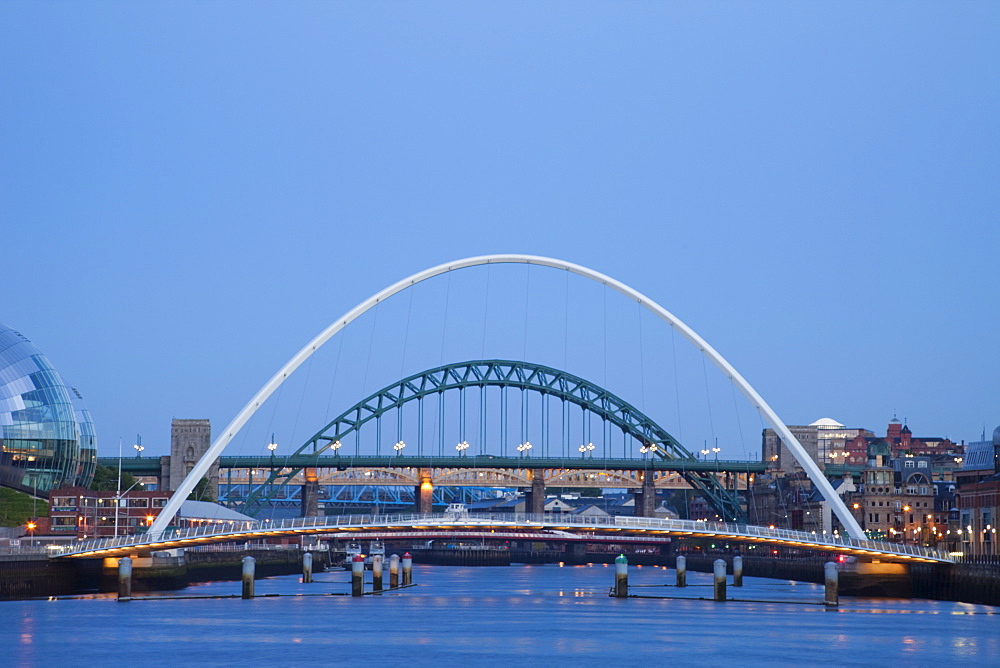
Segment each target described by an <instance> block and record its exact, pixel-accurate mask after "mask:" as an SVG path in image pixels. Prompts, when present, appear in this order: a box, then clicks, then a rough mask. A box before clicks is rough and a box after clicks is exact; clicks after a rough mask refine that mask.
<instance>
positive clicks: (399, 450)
mask: <svg viewBox="0 0 1000 668" xmlns="http://www.w3.org/2000/svg"><path fill="white" fill-rule="evenodd" d="M405 447H406V443H405V442H404V441H402V440H399V441H396V445H394V446H392V449H393V450H395V451H396V454H397V455H402V454H403V448H405Z"/></svg>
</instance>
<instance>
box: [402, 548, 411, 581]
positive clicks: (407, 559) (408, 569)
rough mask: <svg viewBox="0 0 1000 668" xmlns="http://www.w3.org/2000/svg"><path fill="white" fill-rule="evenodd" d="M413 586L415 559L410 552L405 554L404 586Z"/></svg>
mask: <svg viewBox="0 0 1000 668" xmlns="http://www.w3.org/2000/svg"><path fill="white" fill-rule="evenodd" d="M409 584H413V557H411V556H410V553H409V552H404V553H403V586H404V587H405V586H406V585H409Z"/></svg>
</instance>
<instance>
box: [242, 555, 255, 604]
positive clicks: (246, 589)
mask: <svg viewBox="0 0 1000 668" xmlns="http://www.w3.org/2000/svg"><path fill="white" fill-rule="evenodd" d="M256 564H257V562H256V560H255V559H254V558H253V557H243V598H253V596H254V580H253V578H254V572H255V571H256Z"/></svg>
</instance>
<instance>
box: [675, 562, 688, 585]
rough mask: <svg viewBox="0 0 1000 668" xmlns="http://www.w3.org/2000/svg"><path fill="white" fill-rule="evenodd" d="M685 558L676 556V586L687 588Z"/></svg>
mask: <svg viewBox="0 0 1000 668" xmlns="http://www.w3.org/2000/svg"><path fill="white" fill-rule="evenodd" d="M687 583H688V579H687V557H685V556H683V555H677V586H678V587H687Z"/></svg>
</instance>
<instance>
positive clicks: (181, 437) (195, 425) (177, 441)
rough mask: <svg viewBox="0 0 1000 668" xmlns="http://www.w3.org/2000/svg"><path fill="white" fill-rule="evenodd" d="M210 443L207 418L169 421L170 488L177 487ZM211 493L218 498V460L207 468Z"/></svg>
mask: <svg viewBox="0 0 1000 668" xmlns="http://www.w3.org/2000/svg"><path fill="white" fill-rule="evenodd" d="M211 444H212V426H211V424H210V423H209V421H208V420H178V419H174V420H173V421H172V422H171V423H170V489H177V487H178V486H180V484H181V481H182V480H184V478H185V477H186V476H187V474H188V473H190V472H191V469H193V468H194V465H195V464H197V463H198V460H199V459H201V456H202V455H204V454H205V453H206V452H208V448H209V446H210V445H211ZM208 479H209V481H210V482H211V483H212V494H213V495H214V497H215V498H216V499H218V498H219V462H218V461H216V462H213V463H212V467H211V468H210V469H208Z"/></svg>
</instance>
